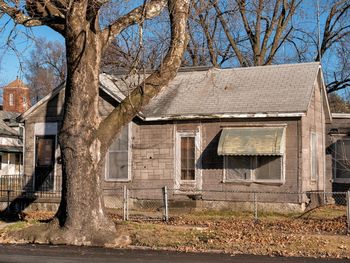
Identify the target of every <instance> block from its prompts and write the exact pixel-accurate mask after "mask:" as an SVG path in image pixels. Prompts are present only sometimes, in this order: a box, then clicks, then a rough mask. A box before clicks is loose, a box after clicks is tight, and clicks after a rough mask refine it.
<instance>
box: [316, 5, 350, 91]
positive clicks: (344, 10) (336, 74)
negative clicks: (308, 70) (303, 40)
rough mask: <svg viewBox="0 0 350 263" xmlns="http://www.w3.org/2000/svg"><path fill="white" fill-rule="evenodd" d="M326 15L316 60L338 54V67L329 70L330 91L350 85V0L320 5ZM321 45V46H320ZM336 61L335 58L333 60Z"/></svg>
mask: <svg viewBox="0 0 350 263" xmlns="http://www.w3.org/2000/svg"><path fill="white" fill-rule="evenodd" d="M320 8H321V11H322V13H323V14H324V15H325V16H326V21H325V23H324V26H323V28H322V35H321V38H320V41H319V43H318V42H317V43H318V45H317V47H318V48H317V56H316V59H315V60H316V61H319V60H321V58H323V57H325V56H327V55H330V54H327V53H333V54H331V55H333V56H334V54H335V56H337V63H336V64H337V69H336V70H329V71H331V72H328V76H327V82H328V83H327V91H328V92H329V93H331V92H334V91H338V90H341V89H345V88H347V87H350V66H349V54H350V44H349V40H350V18H349V17H350V0H332V1H327V2H324V3H323V6H321V7H320ZM319 45H320V46H319ZM331 63H334V60H333V61H332V62H331Z"/></svg>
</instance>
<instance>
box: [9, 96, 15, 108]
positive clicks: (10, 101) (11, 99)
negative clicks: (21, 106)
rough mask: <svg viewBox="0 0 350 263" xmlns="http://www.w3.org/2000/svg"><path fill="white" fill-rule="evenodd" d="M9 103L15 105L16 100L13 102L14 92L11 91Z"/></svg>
mask: <svg viewBox="0 0 350 263" xmlns="http://www.w3.org/2000/svg"><path fill="white" fill-rule="evenodd" d="M9 104H10V106H13V105H14V102H13V94H12V93H10V95H9Z"/></svg>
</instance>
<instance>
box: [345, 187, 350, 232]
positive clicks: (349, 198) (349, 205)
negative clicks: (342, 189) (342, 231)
mask: <svg viewBox="0 0 350 263" xmlns="http://www.w3.org/2000/svg"><path fill="white" fill-rule="evenodd" d="M346 218H347V221H348V233H350V191H347V193H346Z"/></svg>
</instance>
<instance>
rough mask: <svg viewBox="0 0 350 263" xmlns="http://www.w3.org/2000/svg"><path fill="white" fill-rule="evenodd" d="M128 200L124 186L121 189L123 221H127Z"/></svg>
mask: <svg viewBox="0 0 350 263" xmlns="http://www.w3.org/2000/svg"><path fill="white" fill-rule="evenodd" d="M128 199H129V190H128V189H127V188H126V185H124V187H123V220H124V221H127V220H129V207H128Z"/></svg>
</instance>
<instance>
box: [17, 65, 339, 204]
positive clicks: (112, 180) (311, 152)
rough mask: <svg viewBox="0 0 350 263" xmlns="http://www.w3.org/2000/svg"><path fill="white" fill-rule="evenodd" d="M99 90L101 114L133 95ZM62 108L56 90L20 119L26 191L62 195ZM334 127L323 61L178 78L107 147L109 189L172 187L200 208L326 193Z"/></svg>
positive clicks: (115, 84)
mask: <svg viewBox="0 0 350 263" xmlns="http://www.w3.org/2000/svg"><path fill="white" fill-rule="evenodd" d="M100 82H101V88H100V105H99V107H100V112H101V115H102V116H105V115H107V114H108V113H109V112H110V111H111V110H112V109H113V107H115V106H116V105H118V103H119V102H120V101H121V100H122V99H124V98H125V94H126V93H127V89H126V87H125V81H120V76H119V77H118V76H112V75H108V74H101V76H100ZM63 101H64V86H60V87H58V88H56V89H55V90H54V91H53V92H52V93H51V94H49V95H48V96H46V97H45V98H43V99H42V100H41V101H40V102H38V103H37V104H36V105H34V106H33V107H32V108H30V109H29V110H28V111H27V112H25V113H24V114H22V115H21V116H20V118H19V120H20V121H21V122H23V124H24V127H25V142H24V144H25V147H24V174H25V175H26V176H27V177H28V178H30V179H29V180H28V181H27V184H26V189H31V190H33V191H45V192H48V193H50V192H54V191H59V190H60V177H61V169H60V151H59V147H58V145H57V134H58V131H59V128H60V125H61V121H62V111H63V108H62V107H63ZM331 119H332V117H331V114H330V110H329V105H328V100H327V96H326V90H325V85H324V80H323V76H322V70H321V66H320V64H319V63H304V64H289V65H278V66H264V67H251V68H239V69H209V70H208V69H207V70H203V69H191V70H182V71H180V72H179V73H178V75H177V76H176V78H175V79H174V80H173V81H172V82H171V83H170V85H169V86H168V87H166V88H165V89H164V90H163V91H162V92H161V93H160V94H159V95H158V96H157V97H156V98H155V99H153V100H152V102H151V103H150V104H149V105H148V106H146V107H145V108H144V109H143V110H142V112H140V113H139V114H138V116H136V117H135V118H134V120H133V121H132V122H131V123H130V124H129V125H128V126H126V127H124V128H123V130H122V132H121V133H120V134H119V136H118V137H117V138H116V139H115V142H114V143H113V144H112V145H111V146H110V149H109V152H108V155H107V156H106V165H105V182H104V188H106V189H113V188H118V187H120V186H123V185H127V186H128V187H130V188H144V189H147V188H155V187H159V188H160V187H162V186H167V187H168V188H169V189H173V192H174V196H176V198H184V199H186V198H188V197H193V196H196V197H198V196H199V198H200V199H201V200H214V199H215V198H220V197H219V194H218V193H216V192H210V191H214V190H223V191H225V190H229V191H242V192H244V191H246V192H252V191H260V192H279V193H283V192H285V193H289V192H306V191H324V190H325V189H326V187H327V184H329V180H327V178H326V166H325V141H326V138H325V136H326V134H325V125H326V123H327V122H330V121H331ZM106 195H108V193H107V192H106ZM275 201H276V202H277V201H278V200H275ZM283 202H287V203H290V204H294V205H296V206H302V205H303V203H304V202H306V200H305V199H303V198H302V197H300V196H299V195H291V196H290V197H288V198H287V199H284V201H283Z"/></svg>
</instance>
